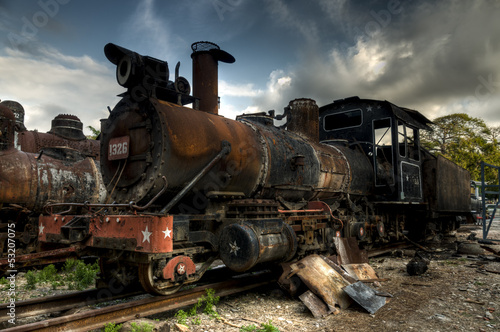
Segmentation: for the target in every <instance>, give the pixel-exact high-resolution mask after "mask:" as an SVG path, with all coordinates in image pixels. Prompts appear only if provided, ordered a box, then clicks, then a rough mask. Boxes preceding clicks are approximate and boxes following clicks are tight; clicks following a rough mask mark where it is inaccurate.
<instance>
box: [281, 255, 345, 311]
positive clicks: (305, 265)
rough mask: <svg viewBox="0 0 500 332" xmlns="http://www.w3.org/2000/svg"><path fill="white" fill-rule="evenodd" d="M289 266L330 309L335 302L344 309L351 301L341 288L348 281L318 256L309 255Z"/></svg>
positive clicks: (333, 308)
mask: <svg viewBox="0 0 500 332" xmlns="http://www.w3.org/2000/svg"><path fill="white" fill-rule="evenodd" d="M291 268H292V271H293V272H296V274H297V275H298V276H299V278H300V279H301V280H302V281H303V282H304V283H305V284H306V286H307V287H308V288H309V289H310V290H311V291H312V292H313V293H314V294H316V295H318V296H319V297H320V298H321V299H323V301H325V303H326V304H327V305H328V307H329V308H330V310H332V311H334V310H335V305H336V304H338V305H339V307H340V308H341V309H345V308H347V307H348V306H349V305H350V304H351V303H352V301H351V298H350V297H349V296H348V295H347V294H346V293H345V292H344V290H343V288H344V287H345V286H347V285H349V282H348V281H347V280H345V279H344V278H343V277H342V276H341V275H340V274H339V273H337V272H336V271H335V270H334V269H333V268H332V267H330V266H329V265H328V264H327V263H326V262H325V261H324V260H323V259H322V258H321V257H320V256H318V255H309V256H307V257H305V258H303V259H302V260H300V261H299V262H297V263H294V264H292V265H291Z"/></svg>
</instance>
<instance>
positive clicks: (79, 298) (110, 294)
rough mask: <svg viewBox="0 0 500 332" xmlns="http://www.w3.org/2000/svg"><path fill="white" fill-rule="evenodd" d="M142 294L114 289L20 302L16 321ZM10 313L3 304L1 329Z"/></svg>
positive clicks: (0, 318)
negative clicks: (118, 291)
mask: <svg viewBox="0 0 500 332" xmlns="http://www.w3.org/2000/svg"><path fill="white" fill-rule="evenodd" d="M140 294H144V291H142V290H140V291H138V290H123V291H121V292H120V293H117V291H116V290H113V289H108V288H99V289H90V290H86V291H81V292H72V293H68V294H63V295H55V296H48V297H41V298H37V299H30V300H26V301H19V302H16V307H15V310H16V312H15V313H16V320H18V319H21V318H26V317H32V316H37V315H44V314H53V313H57V312H64V311H67V310H70V309H75V308H80V307H83V306H86V305H93V304H98V303H102V302H109V301H114V300H119V299H123V298H128V297H132V296H134V295H140ZM8 312H9V308H7V304H6V303H2V304H1V305H0V329H1V328H2V327H6V326H8V324H7V323H5V322H7V321H8V320H9V319H10V317H9V316H8V315H7V313H8Z"/></svg>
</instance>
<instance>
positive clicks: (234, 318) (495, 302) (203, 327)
mask: <svg viewBox="0 0 500 332" xmlns="http://www.w3.org/2000/svg"><path fill="white" fill-rule="evenodd" d="M471 234H476V235H477V238H481V229H480V227H479V226H466V227H463V228H462V229H461V230H460V231H459V232H457V233H456V234H454V235H453V236H452V237H447V238H445V240H444V241H442V242H441V243H439V244H435V243H434V244H426V246H427V247H428V248H431V249H432V250H433V251H434V253H433V256H432V260H431V262H430V264H429V269H428V270H427V272H425V273H424V274H423V275H420V276H410V275H408V273H407V272H406V264H407V263H408V262H409V261H410V259H411V258H412V256H413V255H414V253H415V250H404V251H401V250H399V251H396V252H393V253H392V254H389V255H385V256H380V257H376V258H372V259H370V265H371V266H372V267H373V268H374V270H375V271H376V272H377V274H378V277H379V278H387V279H388V280H387V281H383V282H380V283H379V284H378V285H377V284H370V285H371V287H372V288H375V289H377V290H379V291H385V292H388V293H390V294H391V295H392V296H393V297H392V298H389V302H388V303H387V304H386V305H385V306H383V307H382V308H380V309H379V310H378V311H377V312H376V313H375V314H369V313H368V312H367V311H366V310H365V309H363V308H362V307H360V306H359V305H357V304H353V305H351V306H350V307H349V308H347V309H344V310H340V312H339V313H338V314H336V315H334V314H330V315H328V316H326V317H324V318H314V316H313V315H312V314H311V312H310V311H309V309H308V308H307V307H306V306H305V305H304V304H303V303H302V302H301V301H300V300H299V299H298V298H291V297H289V296H288V295H287V294H285V293H284V292H283V291H282V290H281V289H280V288H279V286H278V285H277V284H273V285H271V286H267V287H264V288H259V289H257V290H255V291H251V292H247V293H244V294H240V295H235V296H228V297H225V298H222V299H220V302H219V303H218V304H217V306H216V311H217V313H218V314H219V316H220V317H221V318H220V319H215V318H213V317H210V316H208V315H206V314H197V315H196V316H195V317H193V318H188V320H187V323H186V325H187V326H175V323H177V319H176V318H175V317H174V314H175V312H168V313H164V314H161V315H156V316H154V317H151V320H147V322H148V323H149V324H152V325H155V326H157V330H158V331H160V330H161V331H168V328H170V330H172V331H176V330H179V328H180V329H187V331H193V332H197V331H240V328H241V327H243V328H247V330H250V329H249V327H250V326H251V325H254V326H256V327H258V328H262V327H263V325H262V324H270V325H272V326H274V327H275V328H277V329H278V330H279V331H368V330H372V331H498V330H500V321H499V320H500V274H498V273H494V272H493V271H498V272H500V260H499V259H498V258H495V255H494V254H493V253H491V252H488V251H486V250H483V249H481V248H480V247H479V244H478V243H477V241H474V240H470V239H471V237H470V235H471ZM489 238H492V239H497V240H500V222H497V223H496V224H494V227H493V228H492V230H491V231H490V235H489ZM488 246H489V247H491V248H493V249H494V250H496V251H500V242H498V245H488ZM457 249H459V251H458V253H457ZM18 282H19V283H20V284H19V286H22V283H23V280H22V277H20V278H18ZM19 289H22V287H19ZM61 292H64V291H63V290H57V291H53V290H51V289H50V287H46V288H44V287H39V288H37V289H36V290H33V291H20V292H19V293H18V299H19V300H21V299H26V298H32V297H38V296H46V295H51V294H54V293H61ZM2 293H3V291H2ZM3 295H5V294H2V297H3ZM187 309H189V308H187ZM45 318H46V317H45ZM128 325H130V324H128ZM162 326H163V327H162ZM122 330H126V329H122Z"/></svg>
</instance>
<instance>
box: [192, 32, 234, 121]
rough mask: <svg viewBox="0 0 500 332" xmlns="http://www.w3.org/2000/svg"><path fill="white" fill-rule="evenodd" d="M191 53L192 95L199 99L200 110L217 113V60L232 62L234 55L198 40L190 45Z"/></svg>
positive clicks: (215, 45)
mask: <svg viewBox="0 0 500 332" xmlns="http://www.w3.org/2000/svg"><path fill="white" fill-rule="evenodd" d="M191 49H192V50H193V53H192V54H191V58H192V59H193V97H196V98H198V99H199V100H200V103H199V109H200V111H203V112H207V113H212V114H219V84H218V81H219V75H218V68H217V66H218V62H219V61H221V62H225V63H233V62H234V61H235V59H234V57H233V56H232V55H231V54H229V53H227V52H225V51H223V50H221V49H220V47H219V46H218V45H217V44H214V43H211V42H207V41H200V42H196V43H193V44H192V45H191Z"/></svg>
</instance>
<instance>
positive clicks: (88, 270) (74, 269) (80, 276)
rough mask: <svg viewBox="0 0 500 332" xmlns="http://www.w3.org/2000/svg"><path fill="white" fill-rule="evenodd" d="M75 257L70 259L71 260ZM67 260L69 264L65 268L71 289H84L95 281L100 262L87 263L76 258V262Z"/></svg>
mask: <svg viewBox="0 0 500 332" xmlns="http://www.w3.org/2000/svg"><path fill="white" fill-rule="evenodd" d="M71 260H73V259H69V260H68V261H71ZM68 261H66V263H67V265H65V266H64V269H65V270H66V273H67V281H69V288H70V289H77V290H84V289H85V288H87V287H89V286H90V285H92V283H94V281H95V279H96V276H97V273H99V264H98V263H97V262H95V263H94V264H92V265H90V264H85V263H84V262H83V261H80V260H74V261H75V262H69V263H68Z"/></svg>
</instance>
